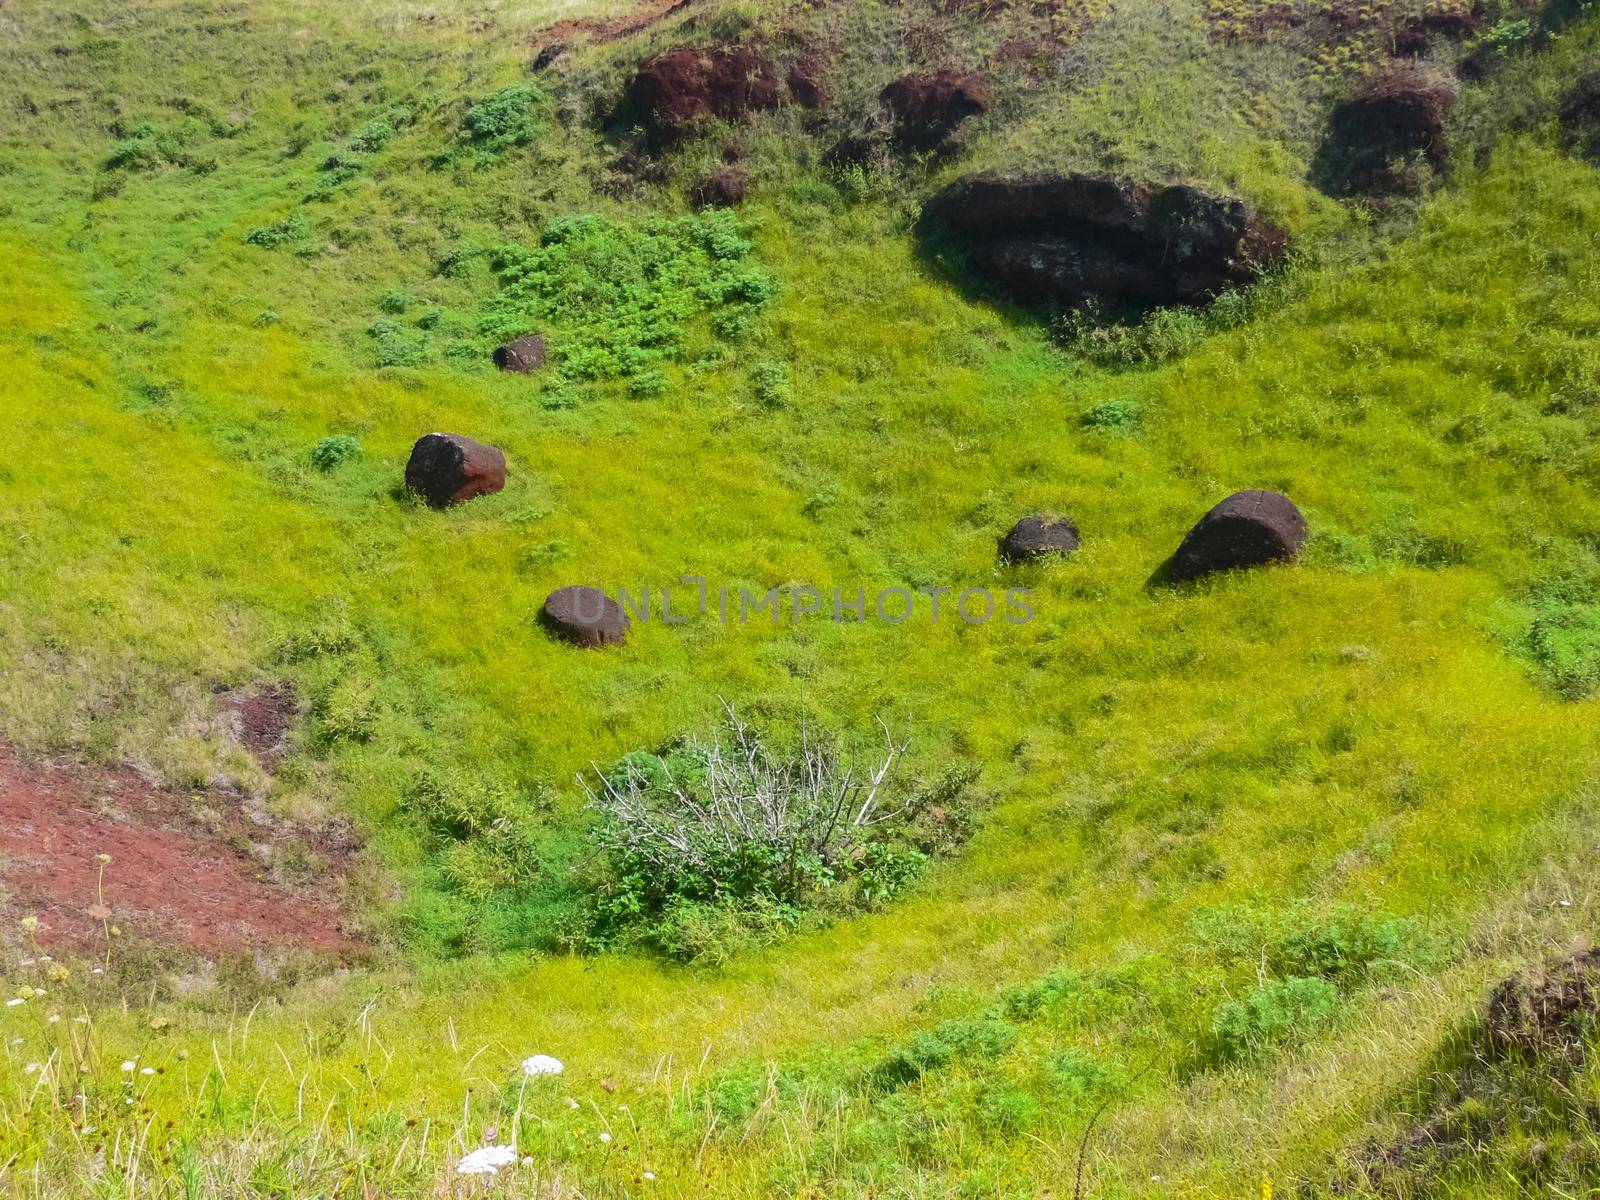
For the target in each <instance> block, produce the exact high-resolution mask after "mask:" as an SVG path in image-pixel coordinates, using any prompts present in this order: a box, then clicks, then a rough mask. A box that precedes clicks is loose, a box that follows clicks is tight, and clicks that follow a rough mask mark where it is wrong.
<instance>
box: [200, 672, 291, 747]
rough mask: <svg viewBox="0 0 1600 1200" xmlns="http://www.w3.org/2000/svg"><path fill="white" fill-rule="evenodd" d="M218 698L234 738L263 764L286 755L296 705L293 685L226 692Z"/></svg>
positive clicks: (230, 733) (230, 734) (230, 736)
mask: <svg viewBox="0 0 1600 1200" xmlns="http://www.w3.org/2000/svg"><path fill="white" fill-rule="evenodd" d="M219 699H220V700H221V706H222V716H223V720H224V721H225V722H226V723H227V730H226V732H227V734H228V737H229V738H230V739H231V740H232V741H234V742H237V743H238V744H239V745H241V746H243V747H244V748H245V749H246V750H248V751H250V753H251V754H253V755H255V756H256V759H257V760H258V761H259V762H260V763H261V764H262V765H263V766H271V765H272V764H273V763H275V762H277V761H278V759H280V758H282V757H283V753H284V751H285V750H286V749H288V734H289V721H290V719H291V718H292V717H293V716H294V713H295V707H296V700H295V694H294V689H293V688H292V687H289V686H287V685H284V686H279V685H277V684H273V685H270V686H268V687H264V688H262V689H261V690H260V691H254V692H251V691H234V692H224V693H223V694H222V696H221V697H220V698H219Z"/></svg>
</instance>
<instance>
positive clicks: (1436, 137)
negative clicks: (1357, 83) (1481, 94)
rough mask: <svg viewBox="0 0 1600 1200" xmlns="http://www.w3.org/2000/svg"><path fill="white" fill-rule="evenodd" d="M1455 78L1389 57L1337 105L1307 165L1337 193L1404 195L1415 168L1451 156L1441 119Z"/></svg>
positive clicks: (1438, 164)
mask: <svg viewBox="0 0 1600 1200" xmlns="http://www.w3.org/2000/svg"><path fill="white" fill-rule="evenodd" d="M1455 102H1456V87H1455V84H1454V83H1452V82H1451V81H1449V80H1447V79H1443V78H1441V77H1439V76H1437V75H1432V74H1429V73H1428V72H1426V71H1424V70H1423V69H1421V68H1420V67H1416V66H1411V65H1409V64H1391V65H1390V66H1387V67H1384V68H1383V69H1381V70H1379V71H1378V72H1377V73H1376V74H1375V75H1373V76H1372V77H1371V78H1369V79H1368V80H1367V82H1366V83H1365V84H1364V85H1363V86H1362V87H1361V89H1360V91H1358V92H1357V93H1356V94H1355V95H1354V96H1352V97H1351V98H1350V99H1348V100H1346V101H1344V102H1343V103H1341V104H1339V105H1337V106H1335V108H1334V110H1333V113H1332V114H1331V115H1330V117H1329V119H1328V134H1327V137H1326V139H1324V141H1323V144H1322V146H1321V148H1320V149H1319V150H1318V152H1317V160H1316V162H1315V163H1314V164H1313V165H1312V173H1313V175H1314V176H1315V177H1316V178H1317V179H1318V182H1319V183H1320V184H1321V186H1322V187H1324V188H1325V189H1326V190H1327V191H1329V192H1330V193H1332V194H1334V195H1378V196H1382V195H1403V194H1408V193H1412V192H1415V191H1416V189H1417V174H1416V168H1417V166H1418V164H1422V163H1425V164H1427V165H1428V166H1429V167H1431V168H1433V169H1434V170H1442V169H1444V168H1445V167H1446V166H1448V165H1449V162H1450V143H1449V139H1448V137H1447V135H1446V122H1447V121H1448V120H1449V117H1450V111H1451V109H1452V108H1454V107H1455Z"/></svg>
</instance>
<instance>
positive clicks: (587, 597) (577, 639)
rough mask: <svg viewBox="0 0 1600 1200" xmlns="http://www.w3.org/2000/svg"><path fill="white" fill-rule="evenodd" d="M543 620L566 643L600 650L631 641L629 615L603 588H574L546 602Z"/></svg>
mask: <svg viewBox="0 0 1600 1200" xmlns="http://www.w3.org/2000/svg"><path fill="white" fill-rule="evenodd" d="M539 620H540V621H542V622H543V623H544V625H545V627H546V628H547V629H549V630H550V631H551V632H552V633H554V634H555V635H556V636H557V637H559V638H561V639H562V640H563V641H566V642H571V643H572V644H573V645H574V646H583V647H586V648H588V649H594V650H597V649H599V648H600V647H601V646H618V645H621V644H622V643H623V642H624V641H626V640H627V637H628V614H627V613H625V612H623V611H622V609H621V607H620V606H619V605H618V604H617V602H616V601H615V600H613V599H611V597H610V596H607V595H606V594H605V593H604V592H602V591H601V590H600V589H599V588H592V587H583V586H581V585H577V584H574V585H572V586H570V587H564V588H557V589H556V590H555V591H553V592H551V593H550V595H549V596H547V597H546V598H545V602H544V607H543V608H541V609H540V610H539Z"/></svg>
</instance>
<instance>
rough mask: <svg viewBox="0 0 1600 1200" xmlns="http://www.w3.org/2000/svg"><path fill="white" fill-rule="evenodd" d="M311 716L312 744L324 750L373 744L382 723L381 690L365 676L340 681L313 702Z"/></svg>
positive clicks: (350, 677)
mask: <svg viewBox="0 0 1600 1200" xmlns="http://www.w3.org/2000/svg"><path fill="white" fill-rule="evenodd" d="M311 717H312V741H313V743H314V744H316V745H317V746H318V747H319V748H320V749H324V750H326V749H328V748H330V747H332V746H334V745H336V744H337V743H340V742H354V743H358V744H359V743H363V742H368V741H371V740H372V735H373V733H374V732H376V730H377V723H378V693H377V689H376V687H374V685H373V683H372V681H371V680H370V679H367V678H365V677H364V676H359V675H357V676H348V677H346V678H343V679H340V680H339V681H338V682H336V683H335V684H334V685H333V686H332V687H330V688H328V689H327V690H326V691H324V692H322V693H321V694H320V695H319V696H318V697H317V698H316V699H315V700H314V701H313V702H312V705H311Z"/></svg>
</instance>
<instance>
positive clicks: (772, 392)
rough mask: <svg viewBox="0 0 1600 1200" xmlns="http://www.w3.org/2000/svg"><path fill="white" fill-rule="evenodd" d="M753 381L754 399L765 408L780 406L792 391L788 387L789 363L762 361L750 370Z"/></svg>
mask: <svg viewBox="0 0 1600 1200" xmlns="http://www.w3.org/2000/svg"><path fill="white" fill-rule="evenodd" d="M750 376H751V379H752V380H753V381H754V382H755V389H756V399H757V400H758V401H760V402H761V404H762V405H763V406H764V407H766V408H782V407H783V406H784V405H785V404H787V403H788V402H789V399H790V397H791V396H792V394H793V392H792V390H791V389H790V387H789V365H788V364H787V363H781V362H762V363H757V364H756V365H755V369H754V370H753V371H751V372H750Z"/></svg>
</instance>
